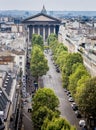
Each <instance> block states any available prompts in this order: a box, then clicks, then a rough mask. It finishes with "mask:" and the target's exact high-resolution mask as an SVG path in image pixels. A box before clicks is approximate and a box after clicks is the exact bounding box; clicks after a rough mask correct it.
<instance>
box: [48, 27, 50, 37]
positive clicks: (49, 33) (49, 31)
mask: <svg viewBox="0 0 96 130" xmlns="http://www.w3.org/2000/svg"><path fill="white" fill-rule="evenodd" d="M49 35H50V26H49V27H48V36H49Z"/></svg>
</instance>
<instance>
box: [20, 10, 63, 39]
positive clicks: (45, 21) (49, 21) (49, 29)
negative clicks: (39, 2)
mask: <svg viewBox="0 0 96 130" xmlns="http://www.w3.org/2000/svg"><path fill="white" fill-rule="evenodd" d="M22 23H23V24H25V25H26V26H27V27H28V30H29V40H31V39H32V34H35V33H36V34H38V35H41V36H42V37H43V40H44V41H46V39H47V37H48V36H49V35H50V34H51V33H54V34H57V35H58V31H59V26H60V24H61V20H59V19H57V18H54V17H51V16H49V15H47V14H46V13H43V12H42V11H41V13H39V14H37V15H34V16H32V17H29V18H27V19H25V20H23V22H22Z"/></svg>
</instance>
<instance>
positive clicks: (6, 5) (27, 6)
mask: <svg viewBox="0 0 96 130" xmlns="http://www.w3.org/2000/svg"><path fill="white" fill-rule="evenodd" d="M43 5H45V8H46V10H63V11H64V10H66V11H69V10H71V11H74V10H77V11H78V10H85V11H88V10H89V11H96V0H0V10H15V9H18V10H38V11H40V10H41V9H42V6H43Z"/></svg>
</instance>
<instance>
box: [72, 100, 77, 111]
mask: <svg viewBox="0 0 96 130" xmlns="http://www.w3.org/2000/svg"><path fill="white" fill-rule="evenodd" d="M71 107H72V109H73V110H74V111H76V110H78V106H77V105H76V103H75V102H73V103H72V104H71Z"/></svg>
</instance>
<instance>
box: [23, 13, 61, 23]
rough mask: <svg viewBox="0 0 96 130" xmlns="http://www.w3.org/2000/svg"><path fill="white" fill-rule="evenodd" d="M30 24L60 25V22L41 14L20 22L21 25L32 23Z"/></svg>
mask: <svg viewBox="0 0 96 130" xmlns="http://www.w3.org/2000/svg"><path fill="white" fill-rule="evenodd" d="M32 22H53V23H59V24H60V23H61V20H60V19H57V18H54V17H52V16H50V15H47V14H44V13H42V12H41V13H38V14H36V15H34V16H31V17H29V18H26V19H25V20H23V21H22V23H32Z"/></svg>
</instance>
